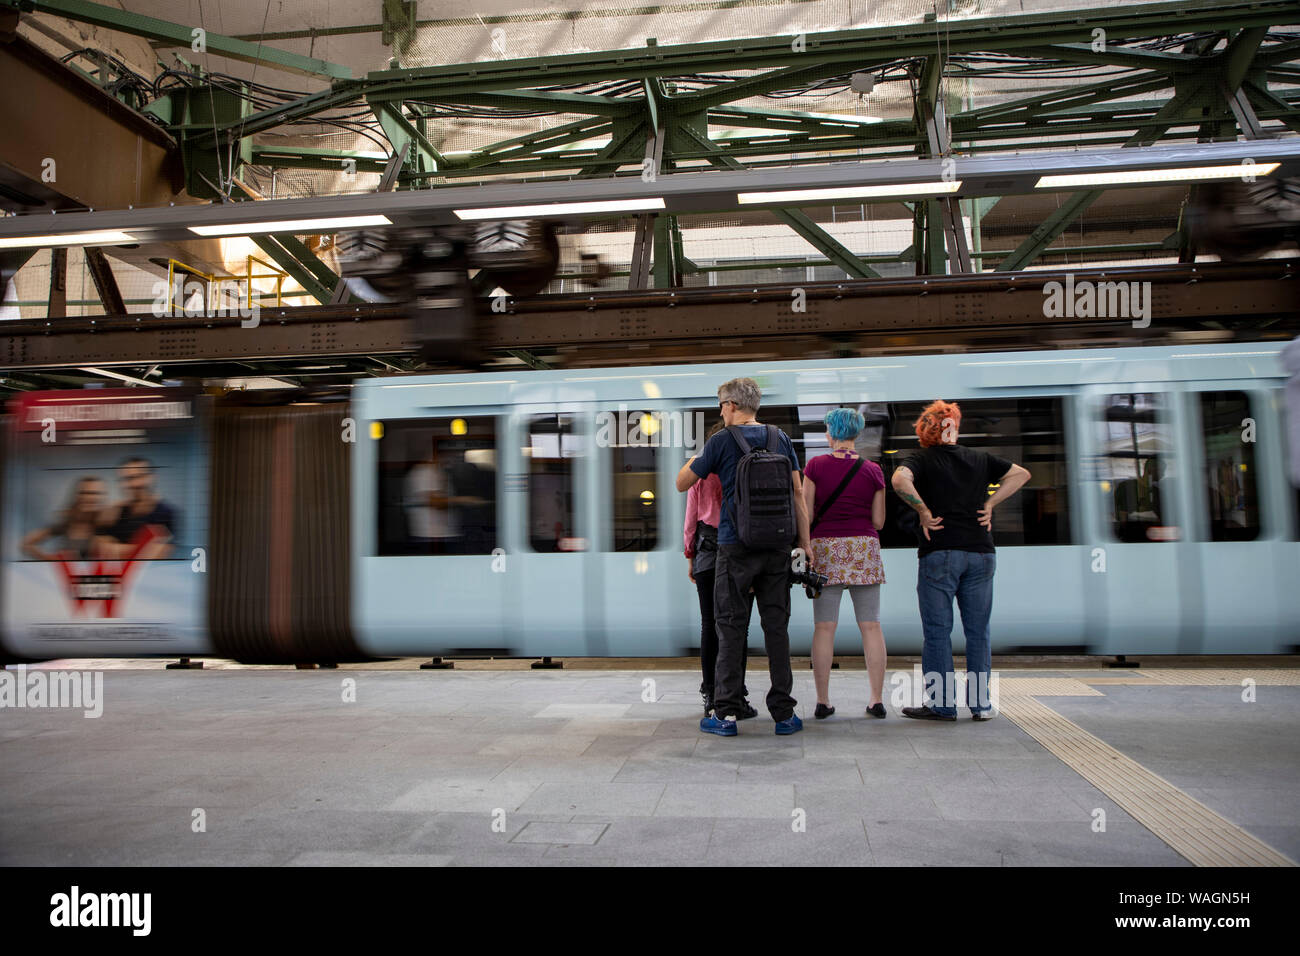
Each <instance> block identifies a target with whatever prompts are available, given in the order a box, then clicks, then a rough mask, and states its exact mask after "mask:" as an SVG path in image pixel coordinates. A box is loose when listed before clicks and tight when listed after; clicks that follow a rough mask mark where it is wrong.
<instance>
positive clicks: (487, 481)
mask: <svg viewBox="0 0 1300 956" xmlns="http://www.w3.org/2000/svg"><path fill="white" fill-rule="evenodd" d="M377 424H380V426H381V428H379V429H376V433H377V434H378V435H379V439H378V442H377V444H378V446H379V455H378V457H379V483H378V488H379V496H378V497H379V547H378V553H379V554H381V555H398V554H408V555H413V554H488V553H490V552H491V551H492V549H493V548H495V547H496V546H497V517H496V514H497V480H496V419H494V418H492V417H490V416H486V415H484V416H475V417H465V418H417V419H409V420H402V421H387V422H383V423H377Z"/></svg>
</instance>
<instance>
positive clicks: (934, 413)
mask: <svg viewBox="0 0 1300 956" xmlns="http://www.w3.org/2000/svg"><path fill="white" fill-rule="evenodd" d="M945 423H947V424H949V427H951V428H954V429H956V428H958V427H960V426H961V406H960V405H958V404H957V403H956V402H945V401H944V400H943V399H942V398H941V399H939V400H938V401H935V402H931V403H930V404H929V405H927V406H925V411H923V412H921V417H920V418H918V419H917V420H916V424H915V425H913V426H912V427H913V428H914V429H915V430H916V437H917V438H919V439H921V447H922V448H929V447H930V446H932V445H938V444H941V443H942V442H943V433H944V425H945Z"/></svg>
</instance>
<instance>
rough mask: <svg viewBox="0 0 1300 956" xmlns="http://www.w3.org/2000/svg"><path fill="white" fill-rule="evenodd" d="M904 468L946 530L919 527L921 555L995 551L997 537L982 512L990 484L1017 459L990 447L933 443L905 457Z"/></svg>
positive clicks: (918, 545)
mask: <svg viewBox="0 0 1300 956" xmlns="http://www.w3.org/2000/svg"><path fill="white" fill-rule="evenodd" d="M899 467H900V468H902V467H906V468H909V469H911V472H912V476H913V483H914V484H915V485H916V490H917V492H918V493H919V494H920V496H921V500H922V501H924V502H925V506H926V507H927V508H929V509H930V513H931V514H932V515H934V516H935V517H936V518H942V519H943V528H942V529H941V530H939V531H931V532H930V540H929V541H927V540H925V532H924V531H922V530H921V529H920V527H919V525H918V528H917V532H916V543H917V547H918V548H919V553H920V554H921V555H926V554H929V553H930V552H931V551H977V552H980V553H983V554H991V553H992V552H993V535H991V534H990V533H989V532H988V531H986V530H984V528H982V527H980V523H979V510H980V509H981V508H983V507H984V503H985V502H986V501H987V500H988V497H989V485H991V484H993V483H994V482H996V481H1000V480H1001V479H1002V478H1003V476H1004V475H1006V473H1007V472H1008V471H1010V470H1011V462H1009V461H1007V460H1006V459H1005V458H999V457H998V456H997V455H990V454H989V453H988V452H986V451H979V450H978V449H975V448H966V447H965V446H963V445H932V446H931V447H929V448H922V449H920V450H919V451H918V452H916V453H915V454H914V455H912V456H911V457H909V458H907V459H905V460H904V461H903V462H902V463H901V464H900V465H899Z"/></svg>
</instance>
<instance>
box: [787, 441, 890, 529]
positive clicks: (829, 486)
mask: <svg viewBox="0 0 1300 956" xmlns="http://www.w3.org/2000/svg"><path fill="white" fill-rule="evenodd" d="M856 461H857V459H856V458H836V457H835V456H834V455H818V456H817V457H816V458H810V459H809V460H808V464H807V466H805V468H804V475H805V476H806V477H807V478H808V480H810V481H811V482H812V483H813V485H814V486H816V488H817V498H816V501H815V502H814V504H813V514H816V513H817V509H818V508H820V507H821V506H822V502H824V501H825V500H826V499H827V498H829V497H830V496H831V492H832V491H834V490H835V489H836V488H838V487H839V485H840V482H841V481H843V480H844V476H845V475H846V474H848V471H849V469H850V468H852V467H853V464H854V462H856ZM883 487H885V475H884V472H882V471H881V470H880V466H879V465H877V464H876V463H875V462H874V461H864V462H863V463H862V467H861V468H859V469H858V473H857V474H856V475H854V476H853V480H852V481H850V482H849V484H848V487H846V488H845V489H844V490H843V491H842V492H840V496H839V497H838V498H836V499H835V504H833V505H831V507H830V510H829V511H827V512H826V514H824V515H822V520H821V521H819V522H818V523H817V524H816V525H814V526H813V529H812V536H813V537H814V538H857V537H861V536H862V535H870V536H871V537H874V538H879V537H880V532H879V531H878V530H877V529H876V526H875V525H873V524H872V523H871V500H872V499H873V498H874V497H875V496H876V492H877V491H879V490H880V489H881V488H883ZM813 514H810V515H808V520H809V521H811V520H812V517H813Z"/></svg>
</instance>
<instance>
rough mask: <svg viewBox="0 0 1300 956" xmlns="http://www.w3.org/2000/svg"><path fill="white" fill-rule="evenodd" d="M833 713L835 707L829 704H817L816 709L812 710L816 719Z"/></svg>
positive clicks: (821, 718)
mask: <svg viewBox="0 0 1300 956" xmlns="http://www.w3.org/2000/svg"><path fill="white" fill-rule="evenodd" d="M833 713H835V708H834V707H831V706H830V705H829V704H818V705H817V709H816V710H814V711H813V716H814V717H816V718H817V719H818V720H825V719H826V718H827V717H829V716H830V715H831V714H833Z"/></svg>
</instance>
